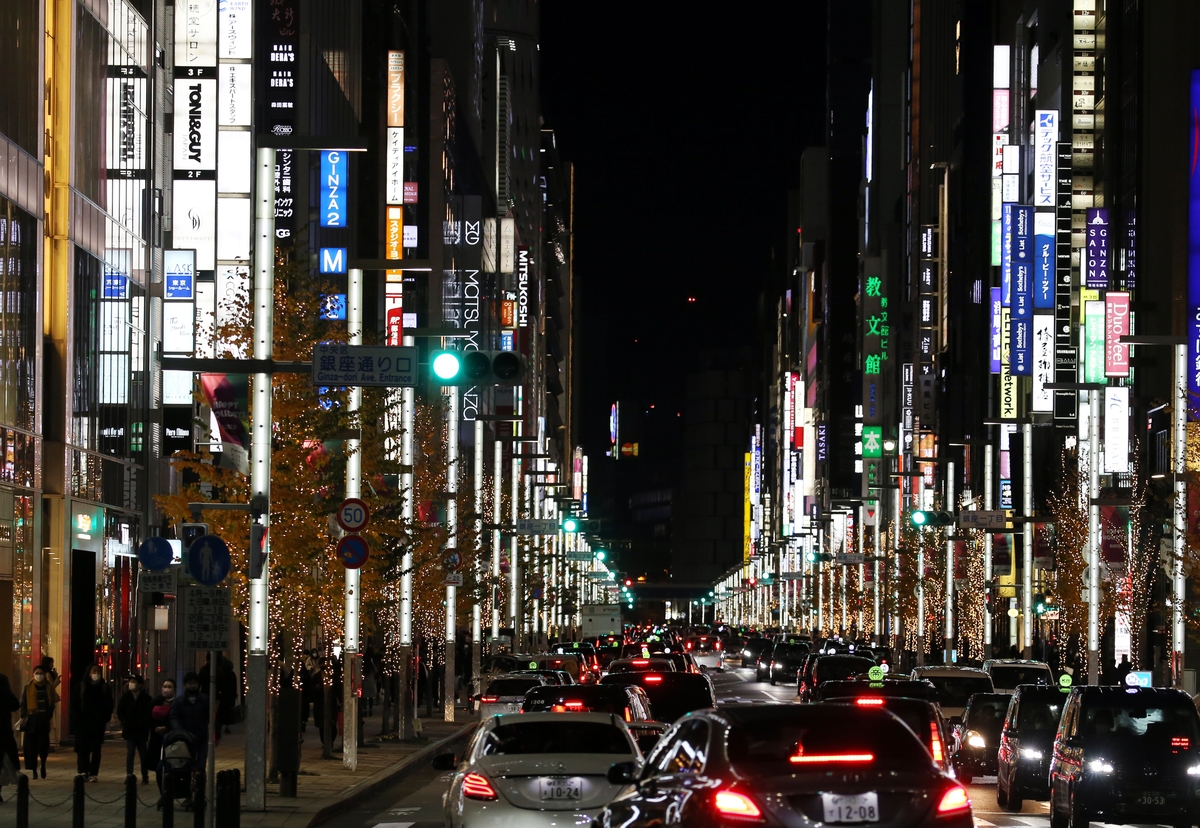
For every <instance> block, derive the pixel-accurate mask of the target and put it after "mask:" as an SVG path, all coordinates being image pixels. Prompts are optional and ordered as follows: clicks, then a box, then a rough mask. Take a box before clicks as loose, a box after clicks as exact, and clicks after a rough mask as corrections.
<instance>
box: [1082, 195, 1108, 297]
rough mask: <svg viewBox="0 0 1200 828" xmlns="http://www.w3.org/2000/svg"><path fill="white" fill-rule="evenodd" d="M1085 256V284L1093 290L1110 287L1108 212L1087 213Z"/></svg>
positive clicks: (1101, 210) (1105, 210)
mask: <svg viewBox="0 0 1200 828" xmlns="http://www.w3.org/2000/svg"><path fill="white" fill-rule="evenodd" d="M1083 255H1084V266H1083V272H1084V284H1086V285H1087V286H1088V287H1089V288H1092V289H1093V290H1105V289H1106V288H1107V287H1108V210H1107V209H1105V208H1103V207H1094V208H1091V209H1089V210H1088V211H1087V247H1086V249H1085V250H1084V252H1083Z"/></svg>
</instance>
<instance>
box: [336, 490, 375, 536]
mask: <svg viewBox="0 0 1200 828" xmlns="http://www.w3.org/2000/svg"><path fill="white" fill-rule="evenodd" d="M337 522H338V526H340V527H342V528H343V529H345V530H346V531H347V532H361V531H362V530H363V529H366V528H367V524H368V523H370V522H371V510H370V508H369V507H368V506H367V504H366V503H364V502H363V501H361V500H359V499H358V498H357V497H348V498H346V499H345V500H343V501H342V505H341V506H339V507H338V510H337Z"/></svg>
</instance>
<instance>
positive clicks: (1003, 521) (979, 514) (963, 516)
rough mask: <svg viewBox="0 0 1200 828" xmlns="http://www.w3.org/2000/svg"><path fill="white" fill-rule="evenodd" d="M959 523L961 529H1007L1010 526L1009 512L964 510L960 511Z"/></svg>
mask: <svg viewBox="0 0 1200 828" xmlns="http://www.w3.org/2000/svg"><path fill="white" fill-rule="evenodd" d="M958 525H959V528H961V529H1005V528H1007V527H1008V513H1007V512H1002V511H1001V512H997V511H991V512H988V511H980V510H976V511H962V512H959V513H958Z"/></svg>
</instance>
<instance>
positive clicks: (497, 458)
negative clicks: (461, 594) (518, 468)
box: [492, 440, 515, 647]
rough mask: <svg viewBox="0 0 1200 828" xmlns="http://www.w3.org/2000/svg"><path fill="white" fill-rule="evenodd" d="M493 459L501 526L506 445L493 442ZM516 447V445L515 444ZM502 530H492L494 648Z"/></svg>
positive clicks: (495, 518) (496, 516) (496, 518)
mask: <svg viewBox="0 0 1200 828" xmlns="http://www.w3.org/2000/svg"><path fill="white" fill-rule="evenodd" d="M492 445H493V449H494V451H495V454H494V455H493V458H492V523H493V525H495V526H499V525H500V505H501V503H500V501H501V493H502V492H503V490H504V489H503V487H504V444H503V443H501V442H500V441H499V440H496V441H494V442H493V444H492ZM514 445H515V444H514ZM499 590H500V530H499V529H493V530H492V646H493V647H494V646H496V640H497V639H499V638H500V599H501V597H502V596H501V594H500V591H499Z"/></svg>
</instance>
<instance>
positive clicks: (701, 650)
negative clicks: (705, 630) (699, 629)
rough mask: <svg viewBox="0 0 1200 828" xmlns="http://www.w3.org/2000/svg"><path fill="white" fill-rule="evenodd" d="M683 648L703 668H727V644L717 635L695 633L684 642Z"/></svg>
mask: <svg viewBox="0 0 1200 828" xmlns="http://www.w3.org/2000/svg"><path fill="white" fill-rule="evenodd" d="M683 648H684V650H685V651H686V652H688V653H691V655H692V658H694V659H696V664H697V665H699V667H700V669H701V670H724V669H725V645H724V644H722V643H721V639H720V638H718V637H717V636H715V635H694V636H692V637H691V638H689V639H688V640H687V641H685V642H683Z"/></svg>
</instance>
